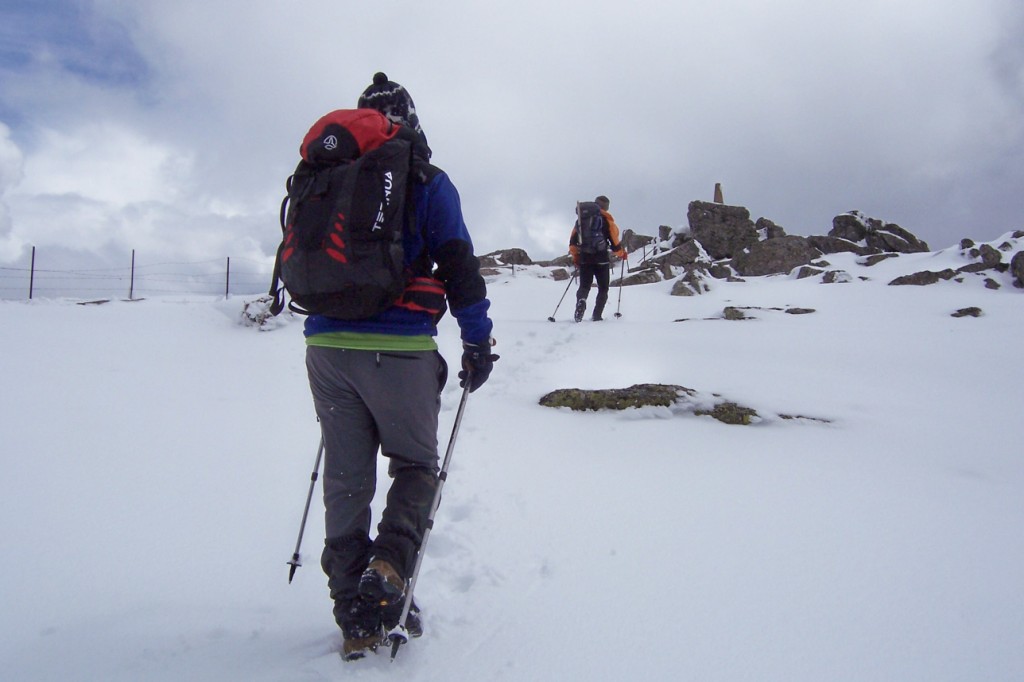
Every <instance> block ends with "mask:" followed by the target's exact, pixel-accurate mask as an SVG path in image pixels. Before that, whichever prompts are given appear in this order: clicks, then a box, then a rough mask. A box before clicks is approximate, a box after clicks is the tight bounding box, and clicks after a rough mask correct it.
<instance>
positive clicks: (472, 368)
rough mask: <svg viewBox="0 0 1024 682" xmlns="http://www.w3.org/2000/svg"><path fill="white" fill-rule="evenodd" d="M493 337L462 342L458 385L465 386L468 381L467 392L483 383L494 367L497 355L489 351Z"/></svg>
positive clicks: (492, 343)
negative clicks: (480, 341) (477, 341)
mask: <svg viewBox="0 0 1024 682" xmlns="http://www.w3.org/2000/svg"><path fill="white" fill-rule="evenodd" d="M493 345H494V339H487V340H486V341H484V342H483V343H463V344H462V371H461V372H459V386H460V387H462V388H465V387H466V382H467V381H469V392H470V393H472V392H473V391H475V390H476V389H478V388H480V387H481V386H483V385H484V382H485V381H487V377H489V376H491V369H492V368H493V367H494V362H495V360H497V359H498V356H497V355H495V354H494V353H492V352H491V346H493Z"/></svg>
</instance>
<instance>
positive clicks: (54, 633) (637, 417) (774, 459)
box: [0, 250, 1024, 682]
mask: <svg viewBox="0 0 1024 682" xmlns="http://www.w3.org/2000/svg"><path fill="white" fill-rule="evenodd" d="M957 258H958V252H955V251H952V250H951V251H947V252H939V253H932V254H918V255H915V256H904V257H901V258H900V259H893V261H887V262H884V263H881V264H879V265H876V266H874V267H873V268H862V267H860V266H858V265H857V264H856V262H855V260H854V259H853V257H852V256H851V257H850V258H848V259H845V260H844V257H843V256H842V255H838V254H837V255H835V256H830V260H831V261H832V262H833V265H834V266H841V267H843V268H844V269H847V270H848V271H849V272H851V274H853V275H854V281H853V282H851V283H847V284H832V285H823V284H820V283H818V282H817V281H815V280H795V279H791V278H789V277H768V278H758V279H753V280H751V281H749V282H747V283H743V284H726V283H716V284H715V287H714V289H713V290H712V291H711V292H710V293H707V294H705V295H702V296H697V297H692V298H679V297H672V296H669V294H668V291H669V289H670V287H671V283H667V282H666V283H661V284H654V285H646V286H641V287H627V288H625V289H623V290H622V294H621V307H620V308H619V310H620V311H621V313H622V317H621V318H619V319H615V318H611V317H610V316H609V319H607V320H606V321H605V322H601V323H591V322H585V323H581V324H574V323H572V322H570V321H568V320H569V319H570V315H571V310H570V305H569V304H568V303H566V304H563V306H562V308H561V309H560V310H559V314H558V317H559V321H558V322H556V323H554V324H552V323H551V322H548V321H547V319H546V318H547V317H548V315H550V314H551V313H552V311H553V309H554V308H555V305H556V303H557V302H558V299H559V297H560V296H561V295H562V293H563V291H564V290H565V287H566V284H565V283H564V282H555V281H553V280H551V279H548V278H546V276H545V274H546V273H545V272H544V271H543V270H542V269H540V268H535V267H529V268H523V269H520V270H518V271H517V272H516V273H515V275H514V276H512V275H508V276H503V277H501V278H497V279H495V280H493V281H491V282H490V284H489V291H490V296H491V299H492V301H493V306H492V311H493V315H494V319H495V325H496V326H495V336H496V337H497V339H498V343H499V345H498V346H497V348H496V351H497V352H498V353H500V354H501V360H500V361H499V362H498V363H497V365H496V368H495V371H494V374H493V375H492V378H491V380H490V381H489V382H488V384H487V385H486V386H485V387H484V388H482V389H481V390H480V391H478V392H477V393H474V394H473V395H472V397H471V398H470V401H469V404H468V406H467V411H466V415H465V419H464V422H463V425H462V430H461V433H460V436H459V440H458V443H457V446H456V450H455V456H454V460H453V462H452V467H451V470H450V476H449V479H448V483H447V485H446V487H445V495H444V500H443V502H442V505H441V508H440V510H439V513H438V519H437V524H436V526H435V530H434V533H433V534H432V535H431V541H430V546H429V548H428V550H427V556H426V558H425V561H424V564H423V571H422V574H421V579H420V584H419V588H418V591H417V600H418V601H419V603H420V604H421V606H422V607H423V609H424V612H425V627H426V634H425V636H424V637H423V638H422V639H419V640H414V641H413V642H411V643H410V644H409V645H407V646H406V647H404V648H403V649H402V651H401V652H400V654H399V657H398V659H397V660H396V661H395V662H394V663H389V662H388V658H387V656H386V655H385V654H381V655H378V656H376V657H371V658H369V659H367V660H363V661H360V662H356V663H351V664H345V663H342V662H341V661H340V659H339V657H338V656H337V653H336V652H337V650H338V647H339V643H340V642H339V634H338V631H337V629H336V627H335V625H334V623H333V620H332V617H331V609H330V603H329V599H328V596H327V589H326V581H325V578H324V576H323V575H322V573H321V572H320V569H319V566H318V555H319V548H320V546H321V542H322V532H323V524H322V518H321V513H320V510H321V507H320V506H319V504H318V503H316V504H315V506H314V511H313V513H312V514H311V516H310V523H309V527H308V528H307V532H306V539H305V543H304V547H303V562H304V565H303V567H302V568H300V569H299V570H298V572H297V574H296V577H295V580H294V582H293V583H292V584H291V585H289V584H287V569H288V567H287V565H286V563H285V562H286V561H287V560H288V559H289V558H290V556H291V552H292V550H293V548H294V543H295V539H296V534H297V531H298V524H299V519H300V515H301V511H302V505H303V502H304V501H305V494H306V490H307V487H308V484H309V476H310V472H311V469H312V465H313V461H314V457H315V454H316V447H317V443H318V440H319V436H318V431H317V424H316V421H315V418H314V416H313V410H312V405H311V401H310V398H309V395H308V388H307V385H306V381H305V375H304V365H303V346H302V337H301V321H299V320H294V321H290V322H286V323H285V324H282V325H281V326H279V327H278V328H276V329H274V330H272V331H258V330H256V329H254V328H251V327H245V326H242V325H241V324H239V322H238V316H239V312H240V310H241V308H242V305H243V303H244V300H243V299H241V298H233V299H231V300H228V301H224V300H213V299H209V298H165V299H150V300H145V301H138V302H132V303H125V302H112V303H109V304H106V305H99V306H79V305H75V304H73V303H72V302H69V301H35V302H32V303H24V302H18V303H16V302H4V303H3V304H2V305H0V311H2V313H3V316H4V320H5V324H4V326H3V331H2V332H0V335H2V338H3V349H4V352H3V353H2V354H0V376H2V377H3V378H4V390H3V391H2V393H0V396H2V397H0V421H2V433H3V440H4V446H3V451H2V455H0V458H2V460H0V461H2V463H3V471H4V475H3V476H2V477H0V505H2V513H0V537H2V538H3V543H2V545H0V547H2V549H0V558H2V560H3V561H2V563H3V566H4V571H3V573H2V577H0V581H2V584H3V588H2V594H3V609H2V610H0V628H2V632H0V677H2V678H4V679H10V680H26V681H27V680H133V681H134V680H211V681H216V682H224V681H225V680H268V681H269V680H275V681H279V680H295V681H311V680H328V679H347V678H355V679H385V678H387V679H392V678H394V677H395V676H401V678H402V679H403V680H407V681H409V682H415V681H418V680H435V679H436V680H442V679H443V680H496V679H505V680H524V681H525V680H531V681H532V680H621V679H645V680H702V681H707V680H730V681H733V680H780V681H782V680H785V681H786V682H793V681H798V680H806V681H808V682H820V681H821V680H830V681H835V680H901V681H904V682H905V681H908V680H921V681H925V680H927V681H928V682H934V681H936V680H967V679H971V680H1007V681H1009V680H1017V679H1021V678H1022V677H1024V581H1022V580H1021V576H1022V575H1024V533H1022V532H1021V529H1022V528H1024V454H1022V453H1024V448H1022V447H1021V436H1022V433H1024V432H1022V429H1021V426H1020V413H1021V407H1022V393H1021V385H1022V379H1024V365H1022V363H1021V362H1020V350H1019V349H1020V339H1021V338H1022V335H1024V314H1022V313H1024V291H1022V290H1019V289H1015V288H1013V287H1012V286H1010V285H1009V280H1008V279H1006V280H1003V283H1004V285H1005V286H1003V288H1002V289H1000V290H998V291H991V290H988V289H985V288H984V287H983V286H982V284H981V280H980V279H977V280H974V279H972V280H969V281H966V282H964V283H962V284H958V283H955V282H942V283H939V284H937V285H933V286H930V287H891V286H887V285H886V283H887V282H888V281H890V280H891V279H892V278H893V277H895V276H897V275H899V274H906V273H907V272H913V271H916V270H921V269H925V268H927V269H935V270H939V269H942V268H943V267H946V264H947V262H948V264H949V265H951V266H953V267H958V266H959V265H961V264H962V263H961V262H956V259H957ZM915 261H918V262H915ZM862 275H863V276H864V277H868V278H870V279H869V280H867V281H865V280H861V279H860V276H862ZM618 295H619V292H618V291H617V290H614V289H613V291H612V298H611V302H610V304H609V311H608V312H609V313H610V314H613V313H614V311H615V310H616V308H617V306H618V305H619V302H618ZM569 298H571V297H567V300H569ZM727 305H733V306H752V307H753V306H756V307H759V308H763V310H752V311H748V312H749V313H750V314H751V315H753V316H754V317H756V318H757V319H753V320H746V321H740V322H735V321H726V320H722V319H701V318H717V317H720V315H721V311H722V309H723V308H724V307H725V306H727ZM968 306H977V307H980V308H981V309H982V310H983V311H984V314H983V315H982V316H981V317H977V318H975V317H964V318H953V317H951V316H950V314H951V313H952V312H954V311H956V310H957V309H959V308H964V307H968ZM777 307H782V308H785V307H803V308H813V309H814V310H815V311H816V312H814V313H811V314H805V315H788V314H786V313H784V312H781V311H779V310H772V308H777ZM682 318H687V319H688V320H689V321H686V322H677V321H675V320H679V319H682ZM439 342H440V344H441V346H442V352H443V353H444V354H445V355H446V357H447V358H448V360H449V362H451V363H454V362H456V361H457V358H458V339H457V338H456V331H455V325H454V323H453V322H452V321H451V320H450V319H447V320H445V321H444V322H443V323H442V333H441V337H440V339H439ZM643 382H664V383H674V384H682V385H684V386H687V387H690V388H692V389H695V390H697V391H700V392H703V393H709V394H710V393H718V394H721V395H722V396H724V397H726V398H728V399H731V400H735V401H737V402H740V403H742V404H745V405H748V406H750V407H753V408H755V409H757V410H758V412H759V413H761V414H762V415H764V419H762V420H761V421H760V422H758V423H755V424H752V425H750V426H728V425H725V424H722V423H719V422H717V421H715V420H713V419H710V418H708V417H696V416H693V415H680V414H673V413H672V412H671V411H670V410H668V409H657V408H646V409H642V410H632V411H626V412H622V413H585V414H584V413H573V412H570V411H567V410H553V409H549V408H544V407H541V406H539V405H538V404H537V401H538V399H539V398H540V397H541V396H542V395H543V394H545V393H547V392H549V391H551V390H554V389H556V388H566V387H581V388H615V387H625V386H629V385H631V384H635V383H643ZM459 393H460V390H459V389H458V387H457V385H456V382H452V383H451V384H450V385H449V386H448V387H447V388H446V389H445V392H444V395H443V412H442V417H441V420H442V435H441V438H442V444H444V443H446V441H447V436H448V432H449V429H450V426H451V422H452V419H453V417H454V411H455V407H456V404H457V401H458V397H459ZM778 414H799V415H805V416H809V417H815V418H817V419H820V420H828V421H827V422H826V421H811V420H782V419H779V418H775V417H773V416H772V415H778Z"/></svg>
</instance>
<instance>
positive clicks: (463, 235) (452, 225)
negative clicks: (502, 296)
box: [305, 166, 492, 343]
mask: <svg viewBox="0 0 1024 682" xmlns="http://www.w3.org/2000/svg"><path fill="white" fill-rule="evenodd" d="M413 198H414V201H415V203H416V223H417V227H416V229H407V230H405V233H404V235H403V242H402V246H403V249H404V251H405V264H406V266H407V267H409V268H412V267H413V266H414V263H415V261H416V259H417V258H418V257H419V255H420V254H421V253H422V251H423V237H424V233H425V234H426V239H427V252H428V253H429V255H430V260H431V261H432V262H433V263H434V264H435V265H436V270H435V271H434V273H433V276H434V277H436V278H437V279H439V280H440V281H441V282H442V283H443V284H444V289H445V295H446V298H447V300H448V307H449V309H450V310H451V313H452V315H453V316H454V317H455V319H456V320H457V321H458V323H459V329H460V331H461V335H462V340H463V341H464V342H466V343H484V342H485V341H486V340H487V339H488V338H489V337H490V335H491V328H492V323H491V320H490V318H489V317H488V315H487V310H488V308H490V305H491V304H490V301H488V300H487V286H486V284H485V283H484V279H483V277H482V276H481V275H480V261H479V260H478V259H477V257H476V256H475V255H474V254H473V242H472V240H471V239H470V236H469V230H467V229H466V223H465V221H464V220H463V218H462V203H461V201H460V199H459V192H458V190H456V189H455V185H454V184H452V181H451V179H449V177H448V175H447V174H446V173H445V172H444V171H442V170H441V169H439V168H436V167H434V166H431V167H430V172H429V174H428V176H427V180H426V182H423V183H420V182H416V183H414V186H413ZM424 226H425V228H424ZM417 274H428V273H417ZM326 332H363V333H372V334H394V335H398V336H418V335H424V334H429V335H430V336H436V335H437V326H436V324H435V323H434V320H433V318H432V316H431V315H430V313H427V312H419V311H413V310H409V309H407V308H401V307H398V306H392V307H391V308H388V309H387V310H385V311H383V312H381V313H379V314H377V315H374V316H373V317H370V318H367V319H363V320H338V319H335V318H331V317H325V316H323V315H310V316H309V317H308V318H307V319H306V326H305V335H306V336H307V337H308V336H313V335H314V334H322V333H326Z"/></svg>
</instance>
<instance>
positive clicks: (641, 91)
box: [0, 0, 1024, 263]
mask: <svg viewBox="0 0 1024 682" xmlns="http://www.w3.org/2000/svg"><path fill="white" fill-rule="evenodd" d="M378 70H383V71H385V72H386V73H387V74H388V75H389V76H390V77H391V78H392V79H393V80H395V81H398V82H400V83H402V84H403V85H405V86H406V87H407V89H408V90H409V91H410V93H411V94H412V95H413V97H414V98H415V100H416V105H417V109H418V111H419V114H420V120H421V122H422V124H423V127H424V130H425V132H426V133H427V136H428V137H429V139H430V143H431V146H432V147H433V149H434V152H435V153H434V162H435V163H436V164H437V165H439V166H441V167H442V168H444V169H445V170H446V171H448V173H449V175H450V176H451V177H452V179H453V180H454V182H455V183H456V185H457V186H458V188H459V190H460V192H461V195H462V198H463V207H464V211H465V215H466V220H467V223H468V224H469V226H470V229H471V231H472V233H473V236H474V241H475V243H476V247H477V251H478V252H479V253H485V252H488V251H492V250H495V249H499V248H507V247H512V246H519V247H523V248H526V249H527V250H528V251H529V252H530V254H531V255H532V256H533V257H535V258H550V257H554V256H556V255H559V254H561V253H563V252H564V251H565V243H566V241H567V238H568V231H569V227H570V224H571V222H572V219H573V207H574V204H575V202H576V201H577V200H580V199H589V198H592V197H593V196H594V195H596V194H606V195H608V196H609V197H611V200H612V213H613V214H614V215H615V216H616V219H617V220H618V222H619V224H620V226H621V227H623V228H632V229H634V230H635V231H637V232H640V233H643V234H655V233H656V230H657V227H658V225H663V224H664V225H672V226H681V225H684V224H685V222H686V206H687V204H688V203H689V202H690V201H692V200H694V199H705V200H710V199H711V198H712V192H713V188H714V184H715V183H716V182H720V183H722V185H723V188H724V194H725V200H726V203H730V204H739V205H742V206H746V207H747V208H748V209H749V210H750V212H751V216H752V217H753V218H755V219H756V218H758V217H761V216H764V217H767V218H770V219H771V220H774V221H775V222H776V223H778V224H779V225H782V226H783V227H785V228H786V229H787V231H789V232H790V233H792V234H804V235H810V234H825V233H827V232H828V230H829V229H830V227H831V221H832V217H833V216H835V215H837V214H839V213H843V212H845V211H849V210H852V209H858V210H861V211H863V212H865V213H867V214H868V215H871V216H874V217H877V218H881V219H884V220H887V221H891V222H895V223H898V224H900V225H901V226H903V227H905V228H906V229H909V230H910V231H911V232H913V233H915V234H916V235H918V236H919V237H920V238H922V239H924V240H926V241H927V242H928V243H929V245H930V246H931V247H932V248H933V249H939V248H945V247H947V246H950V245H953V244H955V243H956V242H957V241H958V240H959V239H960V238H962V237H973V238H975V239H979V240H989V239H994V238H996V237H997V236H999V235H1000V234H1002V233H1004V232H1006V231H1009V230H1014V229H1024V191H1022V189H1021V188H1022V187H1024V6H1022V4H1021V3H1020V1H1019V0H944V1H942V2H935V1H934V0H902V1H901V2H892V0H862V1H861V2H850V1H849V0H843V1H842V2H835V1H832V0H817V1H811V0H770V1H769V0H763V1H759V0H718V1H716V2H706V1H702V2H692V1H690V0H664V1H662V0H633V1H631V2H593V1H587V2H584V1H583V0H562V1H561V2H557V3H552V2H550V0H517V1H516V2H514V3H513V2H500V1H499V2H489V3H488V2H471V1H468V0H466V1H462V0H433V1H432V2H422V1H420V2H404V1H402V0H397V1H394V2H389V3H370V2H346V1H340V0H308V1H307V2H303V3H283V2H269V1H265V0H245V1H243V0H238V1H232V0H175V1H174V2H165V1H162V0H161V1H158V0H92V1H89V0H5V2H4V4H3V6H2V8H0V263H11V262H24V260H25V258H26V254H27V253H28V249H29V247H30V246H32V245H34V246H36V247H37V248H38V249H45V250H46V252H47V253H48V254H55V253H59V254H61V255H62V257H68V258H86V259H90V260H91V261H94V262H97V263H99V262H106V261H108V260H119V259H120V260H123V257H124V254H125V253H127V252H130V251H131V250H132V249H137V250H139V251H140V253H144V254H150V257H152V255H151V254H160V257H161V258H165V259H167V258H178V259H184V260H199V259H206V258H217V259H220V258H223V257H224V256H232V257H236V258H243V259H251V260H252V261H254V262H263V261H268V260H269V255H270V254H272V253H273V250H274V248H275V247H276V241H277V239H278V237H279V235H280V232H279V228H278V225H277V209H278V205H279V202H280V199H281V196H282V193H283V186H284V185H283V183H284V179H285V177H286V176H287V175H288V173H289V172H290V171H291V170H292V168H293V167H294V165H295V163H296V161H297V160H298V145H299V142H300V141H301V139H302V137H303V135H304V134H305V132H306V130H307V129H308V128H309V126H310V125H311V124H312V122H313V121H314V120H316V119H317V118H318V117H319V116H320V115H322V114H324V113H326V112H328V111H330V110H333V109H337V108H344V107H351V106H354V103H355V101H356V98H357V97H358V95H359V93H360V92H361V91H362V90H363V88H364V87H366V85H368V84H369V82H370V80H371V78H372V75H373V73H374V72H375V71H378Z"/></svg>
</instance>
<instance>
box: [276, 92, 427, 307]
mask: <svg viewBox="0 0 1024 682" xmlns="http://www.w3.org/2000/svg"><path fill="white" fill-rule="evenodd" d="M415 142H416V138H415V133H413V132H412V131H411V130H409V129H407V128H404V127H402V126H399V125H396V124H394V123H392V122H391V121H390V120H388V119H387V118H386V117H385V116H384V115H383V114H381V113H380V112H378V111H375V110H373V109H339V110H337V111H332V112H331V113H329V114H327V115H325V116H323V117H322V118H320V120H318V121H317V122H316V123H314V124H313V127H312V128H310V129H309V132H308V133H307V134H306V136H305V138H304V139H303V141H302V146H301V147H300V154H301V156H302V160H301V161H300V162H299V165H298V166H297V167H296V169H295V172H294V173H293V174H292V175H291V176H290V177H289V178H288V181H287V183H286V187H287V195H286V196H285V198H284V200H283V201H282V202H281V230H282V240H281V245H280V246H279V247H278V250H277V260H276V262H275V264H274V275H273V281H272V282H271V285H270V295H271V296H272V297H273V298H274V302H273V303H272V305H271V313H273V314H274V315H277V314H279V313H280V312H282V311H283V310H284V307H285V306H284V291H285V290H287V292H288V295H289V297H290V298H291V301H290V302H289V303H288V308H289V309H291V310H293V311H295V312H297V313H301V314H304V315H309V314H317V315H328V316H330V317H336V318H339V319H343V320H356V319H363V318H367V317H371V316H373V315H375V314H377V313H379V312H380V311H382V310H385V309H386V308H388V307H390V306H392V305H394V304H396V303H399V304H401V299H402V295H403V293H404V292H405V291H406V289H407V288H408V289H414V290H421V289H423V288H424V287H427V288H430V289H431V293H432V297H431V300H430V301H429V302H427V303H426V305H418V304H416V303H410V304H406V307H411V308H413V309H423V310H428V311H430V312H434V313H435V314H436V313H437V310H431V308H437V307H440V306H443V302H444V290H443V288H441V287H440V283H439V282H436V280H433V279H432V278H430V277H429V270H430V265H429V259H428V261H427V265H426V272H425V273H412V272H409V271H407V269H406V267H405V265H404V261H405V259H404V252H403V246H402V234H403V232H402V231H403V225H405V224H409V225H414V224H415V211H414V207H413V203H412V187H411V183H412V182H413V181H414V179H413V177H414V176H413V173H412V168H413V165H414V160H413V146H414V144H415ZM424 251H425V249H424ZM414 275H419V276H415V277H414ZM424 275H425V276H424ZM422 280H428V281H429V282H433V283H434V284H433V285H431V284H429V283H428V282H424V281H422ZM282 285H283V287H282ZM438 296H439V297H440V306H438V305H437V303H438V302H437V300H436V299H437V297H438Z"/></svg>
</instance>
